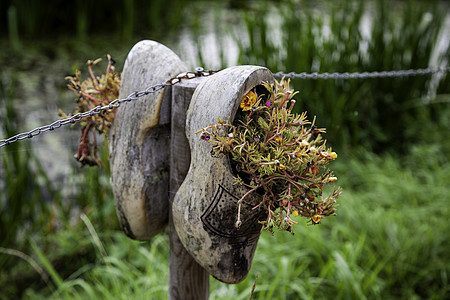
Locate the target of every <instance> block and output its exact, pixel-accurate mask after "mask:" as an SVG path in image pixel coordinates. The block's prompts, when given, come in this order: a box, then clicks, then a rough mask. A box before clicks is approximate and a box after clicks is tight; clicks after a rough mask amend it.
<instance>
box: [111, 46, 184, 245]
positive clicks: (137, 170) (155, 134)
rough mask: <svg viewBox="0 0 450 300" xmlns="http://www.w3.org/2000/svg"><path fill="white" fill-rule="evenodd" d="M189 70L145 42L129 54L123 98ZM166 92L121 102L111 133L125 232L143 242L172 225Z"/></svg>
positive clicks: (165, 50) (113, 171) (163, 50)
mask: <svg viewBox="0 0 450 300" xmlns="http://www.w3.org/2000/svg"><path fill="white" fill-rule="evenodd" d="M185 71H187V67H186V66H185V64H184V63H183V62H182V61H181V60H180V59H179V58H178V56H177V55H176V54H175V53H173V52H172V51H171V50H170V49H169V48H167V47H165V46H163V45H161V44H159V43H157V42H154V41H141V42H139V43H137V44H136V45H135V46H134V47H133V48H132V49H131V51H130V53H129V54H128V57H127V60H126V62H125V66H124V70H123V73H122V80H121V86H120V95H119V97H120V98H125V97H126V96H128V95H129V94H131V93H132V92H135V91H141V90H143V89H145V88H146V87H149V86H151V85H154V84H159V83H163V82H165V81H166V80H167V79H168V78H170V77H173V76H176V75H178V74H179V73H181V72H185ZM165 90H167V91H170V89H165ZM165 90H162V91H160V92H157V93H155V94H150V95H148V96H145V97H142V98H141V99H140V100H139V101H134V102H130V103H127V104H126V105H122V106H120V107H119V108H118V110H117V112H116V116H115V119H114V123H113V126H112V128H111V131H110V134H109V145H110V162H111V184H112V187H113V192H114V198H115V200H116V209H117V215H118V217H119V220H120V224H121V226H122V228H123V230H124V232H125V233H126V234H127V235H128V236H129V237H131V238H133V239H137V240H145V239H149V238H151V237H153V236H154V235H156V234H157V233H159V232H160V231H161V230H162V229H163V228H164V227H165V226H166V225H167V223H168V216H169V215H168V212H169V199H168V198H169V192H168V187H169V151H168V149H169V145H170V103H171V101H170V95H169V94H168V93H167V91H165Z"/></svg>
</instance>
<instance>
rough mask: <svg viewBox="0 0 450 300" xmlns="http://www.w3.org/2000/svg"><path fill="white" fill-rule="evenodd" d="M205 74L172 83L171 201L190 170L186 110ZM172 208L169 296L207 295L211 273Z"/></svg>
mask: <svg viewBox="0 0 450 300" xmlns="http://www.w3.org/2000/svg"><path fill="white" fill-rule="evenodd" d="M205 79H206V78H194V79H189V80H183V81H181V82H180V83H179V84H177V85H174V86H172V124H171V138H170V140H171V143H170V205H172V201H173V198H174V196H175V193H176V192H177V191H178V188H179V187H180V185H181V184H182V183H183V180H184V178H185V177H186V174H187V172H188V170H189V165H190V162H191V155H190V149H189V144H188V141H187V138H186V135H185V127H186V111H187V109H188V107H189V103H190V101H191V98H192V94H193V93H194V91H195V88H196V87H197V85H198V84H199V83H200V82H201V81H202V80H205ZM171 212H172V207H171V209H170V212H169V239H170V252H169V299H173V300H175V299H200V300H201V299H208V298H209V274H208V273H207V272H206V271H205V269H203V268H202V267H201V266H200V265H199V264H197V262H196V261H195V260H194V258H192V256H191V255H190V254H189V253H188V252H187V251H186V249H185V248H184V246H183V244H182V243H181V241H180V239H179V237H178V234H177V232H176V231H175V227H174V225H173V220H172V213H171Z"/></svg>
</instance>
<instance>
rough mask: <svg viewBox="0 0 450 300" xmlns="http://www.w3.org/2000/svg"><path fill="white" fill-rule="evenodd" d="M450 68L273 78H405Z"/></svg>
mask: <svg viewBox="0 0 450 300" xmlns="http://www.w3.org/2000/svg"><path fill="white" fill-rule="evenodd" d="M449 71H450V67H443V68H436V69H432V68H428V69H417V70H399V71H381V72H362V73H360V72H354V73H349V72H345V73H338V72H335V73H317V72H314V73H306V72H303V73H295V72H290V73H283V72H277V73H274V74H273V76H274V77H286V78H291V79H294V78H300V79H356V78H358V79H363V78H381V77H405V76H416V75H427V74H434V73H444V72H449Z"/></svg>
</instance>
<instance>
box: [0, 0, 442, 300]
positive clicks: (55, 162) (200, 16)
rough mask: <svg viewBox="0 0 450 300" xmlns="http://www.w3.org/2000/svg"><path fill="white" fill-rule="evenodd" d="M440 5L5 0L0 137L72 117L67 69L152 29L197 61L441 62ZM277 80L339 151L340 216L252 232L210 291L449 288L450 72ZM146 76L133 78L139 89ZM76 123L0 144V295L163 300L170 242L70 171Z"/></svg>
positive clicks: (280, 294)
mask: <svg viewBox="0 0 450 300" xmlns="http://www.w3.org/2000/svg"><path fill="white" fill-rule="evenodd" d="M449 5H450V3H449V2H448V1H425V0H422V1H419V0H417V1H407V0H404V1H400V0H399V1H382V0H373V1H351V0H348V1H331V0H321V1H300V0H285V1H269V0H268V1H232V0H228V1H220V0H216V1H181V0H164V1H160V0H153V1H144V0H135V1H132V0H129V1H127V0H117V1H112V0H108V1H106V0H98V1H88V0H80V1H73V2H67V1H60V0H48V1H46V2H45V4H43V3H42V1H37V0H17V1H14V0H3V1H1V2H0V14H1V15H0V139H4V138H7V137H10V136H13V135H15V134H17V133H19V132H23V131H28V130H31V129H33V128H35V127H37V126H41V125H45V124H49V123H51V122H52V121H54V120H56V119H57V118H58V109H62V110H64V111H65V112H67V113H68V112H71V111H73V110H74V109H75V107H76V102H75V98H76V95H75V94H74V93H73V92H71V91H69V90H68V89H67V88H66V82H65V80H64V77H65V76H67V75H70V74H74V72H75V70H76V69H80V70H81V71H82V76H83V78H87V76H88V75H87V74H88V72H87V66H86V61H87V60H88V59H96V58H99V57H102V58H103V59H104V64H103V65H102V64H100V67H99V68H97V69H95V71H96V73H97V74H98V75H100V74H101V72H103V70H104V69H105V68H106V54H111V55H112V57H113V59H114V60H115V61H116V62H117V64H116V70H118V71H120V70H121V69H122V67H123V64H124V62H125V59H126V56H127V53H128V52H129V50H130V49H131V47H132V46H133V45H134V44H135V43H136V42H138V41H139V40H142V39H152V40H156V41H158V42H160V43H163V44H164V45H166V46H168V47H169V48H171V49H172V50H173V51H175V52H176V53H177V54H178V55H179V56H180V57H181V59H182V60H184V61H186V62H187V64H188V65H189V66H190V67H191V68H192V69H194V68H195V67H197V66H202V67H204V68H205V69H217V68H224V67H227V66H232V65H240V64H255V65H261V66H266V67H267V68H269V69H270V70H271V71H272V72H278V71H284V72H291V71H294V72H298V73H300V72H364V71H368V72H370V71H390V70H400V69H418V68H428V67H432V68H435V67H445V66H448V65H449V62H448V60H449V58H450V55H449V54H450V48H449V44H450V43H449V40H450V9H449ZM292 85H293V86H294V88H295V89H296V90H299V91H300V93H299V95H298V96H297V97H296V99H297V100H298V101H297V104H296V105H297V106H296V107H297V108H296V109H297V110H298V112H301V111H304V110H307V111H308V114H309V116H310V118H312V117H313V116H317V122H316V123H317V125H319V126H320V127H326V128H327V134H326V138H327V140H328V145H330V146H332V147H333V149H334V150H335V151H337V153H338V155H339V157H338V159H337V160H336V161H335V162H333V163H332V164H330V168H331V169H332V170H334V171H335V174H336V175H337V176H338V178H339V180H338V181H337V183H338V184H339V185H340V186H342V187H343V189H344V194H343V196H342V197H341V198H340V206H339V208H338V216H336V217H331V218H328V219H325V220H323V221H322V224H321V225H320V226H307V225H306V220H303V219H299V220H296V221H298V222H299V224H298V225H297V226H296V228H295V233H296V234H295V235H294V236H291V235H290V234H288V233H276V234H275V236H270V234H268V233H263V234H262V237H261V239H260V242H259V246H258V249H257V252H256V255H255V259H254V263H253V267H252V270H251V271H250V273H249V275H248V277H247V279H245V280H244V281H243V282H241V283H239V284H237V285H226V284H223V283H220V282H218V281H216V280H214V279H211V287H210V295H211V299H230V298H231V297H233V298H235V299H248V297H249V295H250V291H251V287H252V285H253V283H254V281H255V278H256V276H257V275H258V280H257V282H256V289H255V293H254V295H253V299H425V298H426V299H448V298H450V286H449V276H450V272H449V271H450V236H449V235H450V222H449V216H450V214H449V200H450V197H449V192H450V187H449V184H448V182H449V179H448V178H449V177H450V139H449V130H450V76H449V74H448V73H447V74H446V73H438V74H434V75H426V76H415V77H405V78H379V79H339V80H330V79H328V80H311V79H295V80H292ZM143 88H145V87H143ZM80 136H81V131H80V127H77V126H74V127H72V128H70V127H66V128H61V129H58V130H56V131H54V132H51V133H46V134H43V135H41V136H38V137H35V138H33V139H31V140H26V141H21V142H17V143H14V144H11V145H9V146H7V147H4V148H1V149H0V299H18V298H19V299H20V298H23V299H61V298H63V299H97V298H99V299H105V298H107V299H108V298H114V299H142V298H152V299H165V298H167V286H168V274H167V273H168V247H169V246H168V238H167V234H166V233H162V234H159V235H158V236H157V237H155V238H153V239H152V240H151V241H147V242H136V241H132V240H130V239H128V238H127V237H126V236H125V235H124V234H123V233H122V232H121V230H120V228H119V225H118V222H117V218H116V215H115V210H114V199H113V196H112V192H111V187H110V184H109V166H108V162H107V157H108V153H107V151H108V150H107V147H103V148H102V152H101V156H102V158H103V160H104V166H103V167H100V168H95V167H84V168H80V167H79V165H78V164H77V162H76V161H75V159H74V158H73V155H74V154H75V153H76V150H77V145H78V143H79V138H80Z"/></svg>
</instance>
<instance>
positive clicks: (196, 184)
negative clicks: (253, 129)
mask: <svg viewBox="0 0 450 300" xmlns="http://www.w3.org/2000/svg"><path fill="white" fill-rule="evenodd" d="M263 81H269V82H273V76H272V73H271V72H270V71H269V70H268V69H266V68H262V67H256V66H239V67H232V68H228V69H226V70H224V71H221V72H219V73H217V74H215V75H213V76H211V77H208V78H207V79H206V80H205V81H204V82H202V83H201V84H200V85H199V86H198V87H197V89H196V90H195V92H194V95H193V97H192V100H191V104H190V106H189V109H188V112H187V117H186V118H187V122H186V136H187V138H188V141H189V146H190V149H191V164H190V168H189V172H188V174H187V176H186V178H185V180H184V182H183V184H182V185H181V187H180V188H179V190H178V192H177V193H176V195H175V198H174V201H173V204H172V214H173V222H174V224H175V228H176V231H177V233H178V236H179V238H180V240H181V242H182V243H183V245H184V246H185V248H186V250H187V251H188V252H189V253H190V254H191V255H192V256H193V257H194V258H195V260H196V261H197V262H198V263H199V264H200V265H201V266H203V267H204V268H205V269H206V270H207V271H208V272H209V273H210V274H211V275H213V276H214V277H215V278H217V279H219V280H221V281H223V282H226V283H237V282H240V281H241V280H243V279H244V278H245V277H246V276H247V274H248V271H249V270H250V267H251V262H252V259H253V255H254V252H255V250H256V245H257V241H258V239H259V235H260V228H261V226H260V225H258V223H257V221H258V220H260V219H262V218H263V219H264V218H265V216H262V215H261V213H260V212H259V211H257V210H252V209H251V206H250V205H243V206H242V209H241V220H242V226H241V228H240V229H237V228H236V227H235V222H236V215H237V200H238V199H239V198H241V197H242V196H243V195H244V194H245V193H246V192H247V191H248V190H247V189H246V188H244V187H243V186H240V185H234V184H233V177H232V171H231V167H230V164H229V161H228V159H227V157H225V156H221V157H219V158H212V157H211V154H210V151H211V145H210V144H208V143H206V142H205V141H202V140H200V136H199V135H196V134H195V132H196V131H198V130H200V129H201V128H205V127H207V126H209V125H211V124H216V123H217V118H222V119H224V120H229V121H230V122H232V120H233V119H234V116H235V114H236V111H237V109H238V107H239V104H240V102H241V100H242V99H243V97H244V96H245V95H246V94H247V92H248V91H249V90H251V89H252V88H254V87H255V86H257V85H259V84H261V83H262V82H263ZM258 197H260V196H259V195H257V194H256V193H252V194H250V196H249V197H248V198H246V199H247V201H251V200H252V199H253V200H256V201H257V200H258V199H257V198H258Z"/></svg>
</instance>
